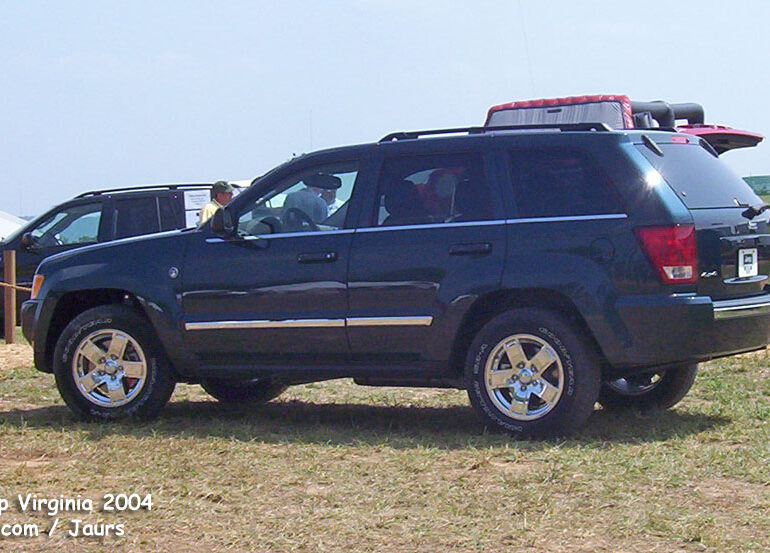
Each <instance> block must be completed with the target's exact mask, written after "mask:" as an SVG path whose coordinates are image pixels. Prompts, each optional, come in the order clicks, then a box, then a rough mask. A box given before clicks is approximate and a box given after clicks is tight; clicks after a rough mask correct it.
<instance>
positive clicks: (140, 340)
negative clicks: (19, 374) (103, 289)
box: [54, 305, 176, 421]
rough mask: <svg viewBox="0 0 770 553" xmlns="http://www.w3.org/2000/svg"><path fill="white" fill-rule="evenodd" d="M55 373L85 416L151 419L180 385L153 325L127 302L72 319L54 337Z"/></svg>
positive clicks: (72, 406)
mask: <svg viewBox="0 0 770 553" xmlns="http://www.w3.org/2000/svg"><path fill="white" fill-rule="evenodd" d="M113 346H114V348H115V349H114V350H113ZM110 351H113V353H112V354H111V353H110ZM113 356H114V357H113ZM129 364H130V365H129ZM129 374H130V375H132V376H129ZM54 376H55V377H56V386H57V387H58V388H59V393H60V394H61V396H62V398H63V399H64V401H65V403H66V404H67V406H68V407H69V408H70V409H71V410H72V411H73V412H74V413H75V415H76V416H77V417H78V418H79V419H82V420H103V421H105V420H117V419H124V418H128V417H136V418H140V419H152V418H154V417H156V416H157V415H158V414H159V413H160V411H161V409H163V406H164V405H165V404H166V403H167V402H168V400H169V398H170V397H171V394H172V393H173V392H174V387H175V386H176V381H175V380H174V378H173V375H172V373H171V369H170V367H169V364H168V362H167V361H166V359H165V356H164V355H163V353H162V350H161V347H160V344H159V342H158V340H157V338H156V336H155V335H154V333H153V331H152V327H151V326H150V325H149V324H148V323H147V320H146V319H144V318H143V317H141V316H140V315H139V314H137V313H136V312H135V311H133V310H132V309H129V308H128V307H125V306H123V305H104V306H100V307H95V308H93V309H89V310H87V311H84V312H83V313H81V314H80V315H78V316H77V317H75V318H74V319H73V320H72V321H70V323H69V324H68V325H67V326H66V327H65V328H64V331H63V332H62V334H61V336H60V337H59V340H58V341H57V342H56V348H55V350H54Z"/></svg>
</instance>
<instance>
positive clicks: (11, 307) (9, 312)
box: [3, 250, 16, 344]
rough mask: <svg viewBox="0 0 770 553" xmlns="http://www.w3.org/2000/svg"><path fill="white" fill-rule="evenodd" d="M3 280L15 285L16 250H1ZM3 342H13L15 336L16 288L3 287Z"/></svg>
mask: <svg viewBox="0 0 770 553" xmlns="http://www.w3.org/2000/svg"><path fill="white" fill-rule="evenodd" d="M3 280H4V281H5V282H7V283H8V284H11V285H13V286H16V250H5V251H4V252H3ZM4 311H5V343H6V344H13V342H14V338H15V337H16V290H15V289H14V288H5V304H4Z"/></svg>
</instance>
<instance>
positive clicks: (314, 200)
mask: <svg viewBox="0 0 770 553" xmlns="http://www.w3.org/2000/svg"><path fill="white" fill-rule="evenodd" d="M302 182H303V183H304V184H305V188H302V189H300V190H297V191H296V192H292V193H290V194H288V195H287V196H286V200H285V201H284V203H283V214H282V216H281V218H282V220H283V222H284V224H285V225H286V226H287V229H290V231H297V230H302V229H303V228H304V226H303V220H304V221H309V222H312V224H315V225H318V224H320V223H322V222H323V221H324V220H325V219H326V218H327V217H328V216H329V207H328V204H327V201H326V199H325V198H324V197H323V193H324V192H325V191H328V190H331V191H335V192H336V190H337V189H338V188H339V187H340V186H342V181H341V180H340V178H339V177H336V176H334V175H327V174H324V173H317V174H312V175H307V176H305V177H304V178H303V180H302ZM298 212H301V214H304V216H301V215H300V216H299V217H298V215H299V213H298Z"/></svg>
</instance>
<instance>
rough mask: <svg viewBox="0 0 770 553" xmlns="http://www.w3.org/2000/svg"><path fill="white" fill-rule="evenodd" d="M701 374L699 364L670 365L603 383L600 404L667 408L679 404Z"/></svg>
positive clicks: (604, 405)
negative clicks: (654, 370) (699, 373)
mask: <svg viewBox="0 0 770 553" xmlns="http://www.w3.org/2000/svg"><path fill="white" fill-rule="evenodd" d="M697 374H698V364H697V363H691V364H689V365H680V366H676V367H668V368H666V369H663V370H658V371H656V372H649V373H643V374H638V375H633V376H627V377H625V378H615V379H608V380H605V381H604V382H603V383H602V388H601V391H600V392H599V403H601V404H602V406H603V407H604V408H605V409H611V410H622V409H637V410H640V411H644V410H653V409H668V408H670V407H673V406H674V405H676V404H677V403H679V402H680V401H681V400H682V398H684V396H686V395H687V392H689V391H690V388H691V387H692V385H693V383H694V382H695V377H696V375H697Z"/></svg>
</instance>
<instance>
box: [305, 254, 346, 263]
mask: <svg viewBox="0 0 770 553" xmlns="http://www.w3.org/2000/svg"><path fill="white" fill-rule="evenodd" d="M335 261H337V252H310V253H301V254H299V255H297V262H298V263H334V262H335Z"/></svg>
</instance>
